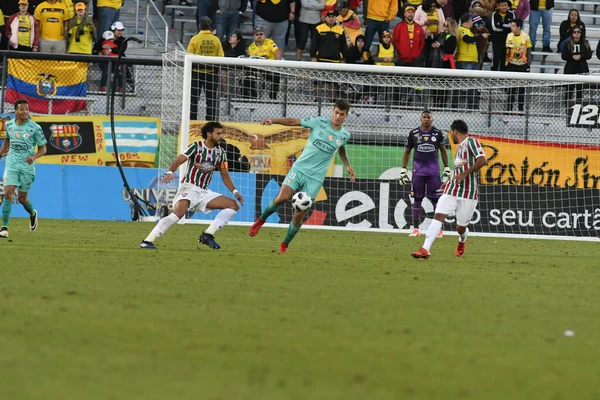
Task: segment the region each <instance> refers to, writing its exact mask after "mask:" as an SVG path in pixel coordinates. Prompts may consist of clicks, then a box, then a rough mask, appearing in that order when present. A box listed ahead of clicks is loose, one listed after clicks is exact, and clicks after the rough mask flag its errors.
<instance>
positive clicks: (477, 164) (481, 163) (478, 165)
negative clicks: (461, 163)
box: [456, 155, 487, 182]
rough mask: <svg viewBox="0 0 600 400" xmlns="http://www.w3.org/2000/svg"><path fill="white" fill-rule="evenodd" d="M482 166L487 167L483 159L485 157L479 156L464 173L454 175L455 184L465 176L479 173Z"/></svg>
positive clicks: (485, 160)
mask: <svg viewBox="0 0 600 400" xmlns="http://www.w3.org/2000/svg"><path fill="white" fill-rule="evenodd" d="M484 165H487V158H485V155H479V157H477V159H476V160H475V164H473V165H472V166H470V167H469V168H468V169H467V170H466V171H465V172H462V173H460V174H457V175H456V182H460V181H462V180H464V179H465V178H466V177H467V176H469V175H471V174H474V173H475V172H477V171H479V170H480V169H481V168H482V167H483V166H484Z"/></svg>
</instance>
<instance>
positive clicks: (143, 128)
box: [102, 120, 160, 164]
mask: <svg viewBox="0 0 600 400" xmlns="http://www.w3.org/2000/svg"><path fill="white" fill-rule="evenodd" d="M102 126H103V128H104V143H105V144H106V152H107V153H114V151H115V150H114V147H113V142H112V136H111V128H110V121H104V122H102ZM159 132H160V125H159V123H158V121H132V120H126V121H119V120H116V121H115V136H116V139H117V149H118V151H119V154H120V156H121V161H132V162H133V161H139V162H145V163H152V164H153V163H154V161H155V159H156V153H157V151H158V138H159Z"/></svg>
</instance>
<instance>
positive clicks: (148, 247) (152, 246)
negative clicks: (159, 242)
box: [140, 240, 156, 249]
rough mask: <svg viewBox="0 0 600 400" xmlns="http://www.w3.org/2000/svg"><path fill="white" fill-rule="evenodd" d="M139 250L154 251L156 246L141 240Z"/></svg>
mask: <svg viewBox="0 0 600 400" xmlns="http://www.w3.org/2000/svg"><path fill="white" fill-rule="evenodd" d="M140 249H156V245H155V244H154V243H152V242H149V241H147V240H142V243H140Z"/></svg>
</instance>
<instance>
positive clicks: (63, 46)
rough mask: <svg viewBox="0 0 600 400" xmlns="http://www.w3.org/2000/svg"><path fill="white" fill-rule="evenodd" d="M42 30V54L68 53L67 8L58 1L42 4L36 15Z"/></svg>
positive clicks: (49, 0) (53, 0)
mask: <svg viewBox="0 0 600 400" xmlns="http://www.w3.org/2000/svg"><path fill="white" fill-rule="evenodd" d="M34 17H35V19H36V20H37V21H38V24H39V28H40V52H42V53H66V52H67V43H66V41H65V31H66V27H67V7H66V6H65V5H64V4H63V3H61V2H58V1H57V0H46V1H44V2H43V3H40V4H39V5H38V6H37V7H36V9H35V13H34Z"/></svg>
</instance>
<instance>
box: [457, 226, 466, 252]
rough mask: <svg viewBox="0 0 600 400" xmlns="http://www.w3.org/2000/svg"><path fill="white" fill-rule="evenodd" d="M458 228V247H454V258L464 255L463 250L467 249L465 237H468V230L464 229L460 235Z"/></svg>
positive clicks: (458, 228)
mask: <svg viewBox="0 0 600 400" xmlns="http://www.w3.org/2000/svg"><path fill="white" fill-rule="evenodd" d="M460 228H462V227H460V226H459V227H457V229H456V230H457V231H458V245H457V246H456V252H455V254H456V257H460V256H462V255H463V254H464V253H465V248H466V247H467V236H468V235H469V228H464V232H463V233H460Z"/></svg>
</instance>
